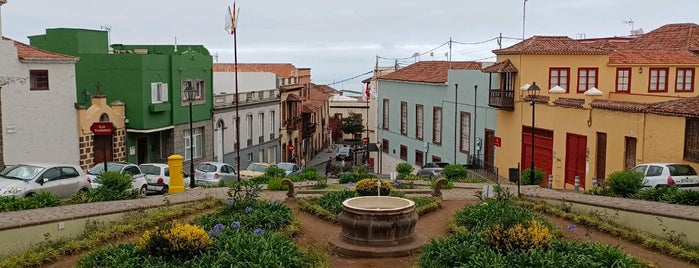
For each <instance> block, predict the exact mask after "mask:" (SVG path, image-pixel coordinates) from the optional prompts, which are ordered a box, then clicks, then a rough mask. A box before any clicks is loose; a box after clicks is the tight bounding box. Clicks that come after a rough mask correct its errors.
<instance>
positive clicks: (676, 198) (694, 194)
mask: <svg viewBox="0 0 699 268" xmlns="http://www.w3.org/2000/svg"><path fill="white" fill-rule="evenodd" d="M663 199H664V200H665V201H667V202H668V203H670V204H679V205H690V206H699V191H694V190H690V189H680V190H676V191H670V192H668V193H667V194H666V195H665V196H664V197H663Z"/></svg>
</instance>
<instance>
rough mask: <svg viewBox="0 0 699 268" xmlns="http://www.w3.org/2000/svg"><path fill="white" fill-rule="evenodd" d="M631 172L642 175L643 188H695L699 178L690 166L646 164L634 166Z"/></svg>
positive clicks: (698, 183) (698, 184)
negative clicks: (674, 186)
mask: <svg viewBox="0 0 699 268" xmlns="http://www.w3.org/2000/svg"><path fill="white" fill-rule="evenodd" d="M631 170H632V171H635V172H638V173H641V174H643V176H644V178H645V181H644V182H643V186H646V187H660V186H672V185H676V186H678V187H697V186H699V176H697V171H696V170H694V168H692V166H690V165H687V164H675V163H648V164H641V165H638V166H635V167H634V168H633V169H631Z"/></svg>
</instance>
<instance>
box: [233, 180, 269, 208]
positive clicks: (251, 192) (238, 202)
mask: <svg viewBox="0 0 699 268" xmlns="http://www.w3.org/2000/svg"><path fill="white" fill-rule="evenodd" d="M260 190H262V187H261V186H260V185H259V184H257V183H255V182H254V181H252V180H241V181H233V182H231V183H230V188H228V191H227V192H226V194H227V195H228V201H227V202H228V204H229V205H230V206H229V207H233V209H235V210H242V209H243V208H245V207H248V206H250V205H251V204H252V202H253V201H255V199H256V198H258V197H259V196H260Z"/></svg>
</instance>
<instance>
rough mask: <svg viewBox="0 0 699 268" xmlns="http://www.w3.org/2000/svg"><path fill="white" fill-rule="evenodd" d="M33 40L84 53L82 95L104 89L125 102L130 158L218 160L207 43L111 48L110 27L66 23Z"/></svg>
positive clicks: (110, 97)
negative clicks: (191, 94) (190, 94)
mask: <svg viewBox="0 0 699 268" xmlns="http://www.w3.org/2000/svg"><path fill="white" fill-rule="evenodd" d="M29 39H30V41H31V43H32V44H35V45H36V46H38V47H41V48H43V49H46V50H49V51H55V52H60V53H65V54H69V55H75V56H79V57H80V61H79V62H78V63H77V64H76V76H75V77H76V80H77V90H76V92H75V94H76V95H93V94H104V95H106V96H107V102H108V103H109V102H113V101H116V100H119V101H122V102H123V103H124V104H125V106H126V118H125V119H124V120H125V122H126V148H127V150H126V160H127V161H129V162H133V163H145V162H165V161H166V160H167V157H168V156H170V155H173V154H180V155H182V156H184V158H185V162H186V163H189V161H190V160H193V161H194V162H195V163H197V162H201V161H205V160H210V159H212V158H213V142H212V137H213V135H212V133H213V127H212V126H213V124H212V122H211V116H212V113H211V111H212V109H213V105H212V103H213V96H212V94H211V92H212V80H213V78H212V77H213V71H212V65H213V60H212V57H211V55H210V53H209V52H208V50H207V49H206V48H204V47H203V46H198V45H180V46H171V45H112V46H111V49H112V51H111V52H110V50H109V44H108V38H107V32H105V31H96V30H85V29H66V28H57V29H47V30H46V34H43V35H36V36H30V37H29ZM187 88H191V89H193V90H195V99H194V100H193V101H191V102H190V101H188V100H186V99H185V94H184V90H185V89H187ZM190 103H191V106H190ZM190 107H191V110H192V113H191V114H192V119H191V121H192V133H191V134H190V124H189V122H190V118H189V117H190V116H189V114H190V112H189V111H190ZM190 139H193V141H190ZM191 151H193V153H194V155H190V154H191ZM107 160H113V159H107Z"/></svg>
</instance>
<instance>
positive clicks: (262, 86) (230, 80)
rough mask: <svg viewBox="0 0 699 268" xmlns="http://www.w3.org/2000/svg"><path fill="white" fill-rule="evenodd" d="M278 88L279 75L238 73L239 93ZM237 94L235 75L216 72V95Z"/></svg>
mask: <svg viewBox="0 0 699 268" xmlns="http://www.w3.org/2000/svg"><path fill="white" fill-rule="evenodd" d="M276 88H277V75H276V74H274V73H261V72H238V93H242V92H251V91H258V90H270V89H276ZM223 93H225V94H234V93H235V73H233V72H214V94H215V95H218V94H223Z"/></svg>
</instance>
